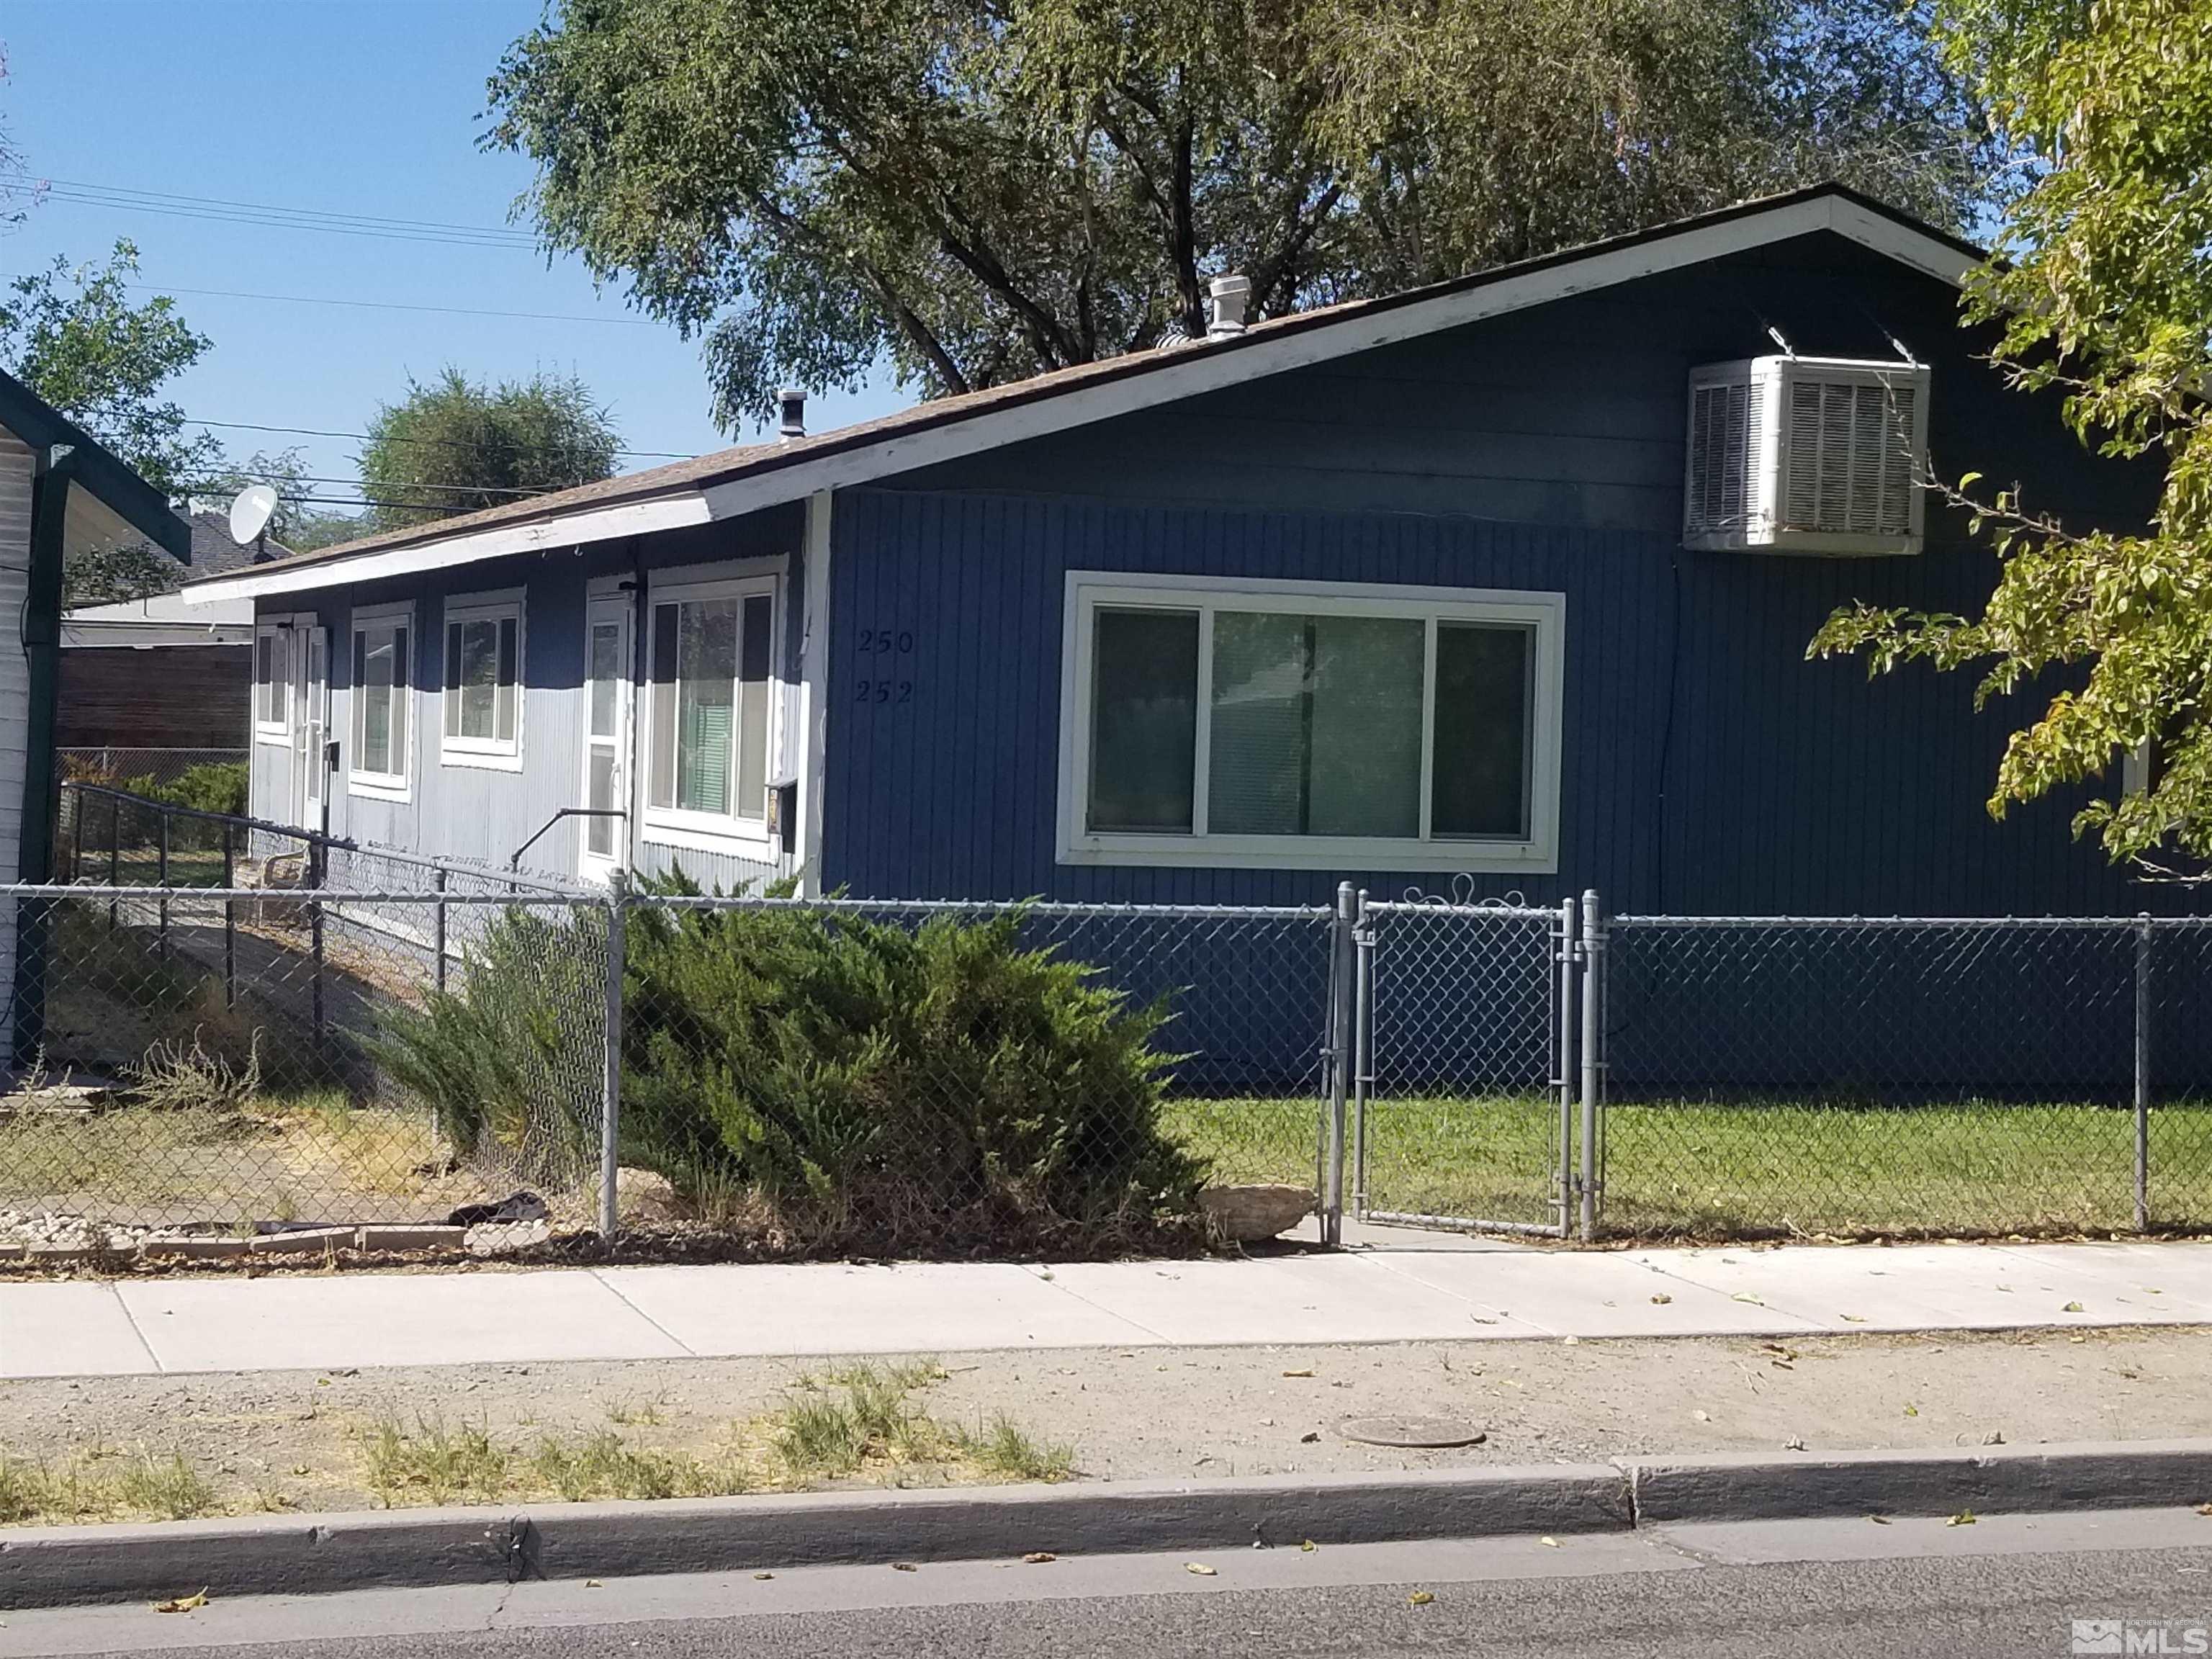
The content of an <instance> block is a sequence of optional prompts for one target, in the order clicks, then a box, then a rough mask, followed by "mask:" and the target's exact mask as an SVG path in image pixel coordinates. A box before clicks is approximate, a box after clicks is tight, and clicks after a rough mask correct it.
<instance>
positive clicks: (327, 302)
mask: <svg viewBox="0 0 2212 1659" xmlns="http://www.w3.org/2000/svg"><path fill="white" fill-rule="evenodd" d="M25 275H26V273H24V272H22V271H0V282H10V281H15V280H19V279H21V277H23V276H25ZM125 287H126V288H136V289H144V290H145V291H147V292H148V293H150V294H193V295H204V296H206V297H207V298H210V299H216V300H273V301H281V302H283V304H286V305H295V306H349V307H354V308H356V309H357V310H362V311H428V312H435V313H438V314H440V315H441V316H447V317H513V318H519V319H522V320H523V321H526V322H533V323H613V324H616V325H619V326H621V327H623V328H658V327H659V326H660V325H659V324H658V323H656V322H654V321H653V319H651V318H648V317H593V316H590V315H588V314H586V313H583V312H580V311H486V310H483V309H481V308H479V307H475V306H425V305H410V304H408V303H406V302H404V301H398V300H340V299H334V298H331V297H330V296H329V295H320V294H248V293H245V292H243V291H241V290H240V289H230V288H179V287H178V286H177V285H176V284H175V283H143V282H132V283H125Z"/></svg>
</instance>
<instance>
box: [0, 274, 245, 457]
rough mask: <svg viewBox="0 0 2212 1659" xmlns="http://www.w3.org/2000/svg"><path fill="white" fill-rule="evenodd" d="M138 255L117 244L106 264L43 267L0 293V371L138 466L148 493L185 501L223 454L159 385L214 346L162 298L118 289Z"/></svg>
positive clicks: (172, 302) (169, 300) (127, 281)
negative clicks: (135, 300)
mask: <svg viewBox="0 0 2212 1659" xmlns="http://www.w3.org/2000/svg"><path fill="white" fill-rule="evenodd" d="M137 275H138V250H137V246H135V245H133V244H132V243H131V242H129V241H127V240H125V241H118V242H117V243H116V245H115V249H114V252H112V253H110V254H109V255H108V258H107V263H106V264H104V265H93V264H82V265H77V266H75V267H71V265H70V263H69V261H68V260H67V259H66V258H55V260H54V262H53V263H52V264H51V265H49V266H47V267H46V269H45V270H40V271H34V272H33V273H32V274H31V275H29V276H18V277H16V278H15V280H14V281H13V282H12V283H9V285H8V287H7V289H5V290H0V365H4V366H5V367H6V368H7V369H8V371H9V373H10V374H13V375H14V376H15V378H16V379H17V380H21V381H22V383H23V384H24V385H25V386H28V387H30V388H31V390H32V391H33V392H37V393H38V394H39V396H40V397H41V398H45V399H46V401H47V402H48V403H50V404H52V405H53V406H54V407H55V408H56V409H58V410H61V412H62V413H63V414H64V415H66V416H69V417H70V419H71V420H73V421H75V422H76V423H77V424H78V425H80V426H82V428H84V429H85V430H86V431H88V432H89V433H90V434H91V435H93V436H94V437H95V438H97V439H99V440H100V442H101V443H103V444H105V445H106V447H108V448H109V449H111V450H112V451H113V452H114V453H115V454H116V456H117V457H118V459H121V460H122V461H124V462H125V463H126V464H127V465H130V466H131V467H133V468H135V469H136V470H137V472H138V474H139V476H140V477H143V478H144V479H145V480H146V482H147V483H149V484H152V485H153V486H154V488H155V489H159V490H161V491H164V492H165V493H167V494H168V495H172V496H182V495H185V494H187V493H188V492H189V490H190V489H191V485H192V483H193V482H194V481H195V480H196V479H197V478H199V477H203V476H204V474H205V473H206V472H207V471H208V470H209V468H210V466H211V465H215V464H216V463H218V462H219V461H220V460H221V459H222V445H221V444H219V443H218V442H217V441H216V440H215V438H213V437H212V436H211V435H209V434H208V433H206V432H204V431H202V432H188V431H187V430H186V427H187V425H188V422H186V420H185V411H184V410H181V409H179V407H178V406H177V405H176V404H174V403H173V402H171V401H169V400H168V399H167V398H164V397H163V396H162V395H161V393H162V388H163V387H165V386H167V385H168V383H169V382H170V381H171V380H174V379H175V378H176V377H177V376H178V375H179V374H183V373H184V372H185V370H186V369H188V368H191V366H192V365H193V364H194V363H196V362H198V361H199V360H200V358H201V357H202V356H204V355H205V354H206V352H207V349H208V348H209V347H210V345H212V344H213V343H214V342H213V341H211V340H210V339H209V338H208V337H207V336H206V335H204V334H200V333H196V332H194V331H193V330H192V329H191V326H190V325H188V324H186V323H185V319H184V318H183V316H182V315H181V314H179V312H178V309H177V302H176V301H175V300H173V299H172V298H171V297H170V296H169V295H166V294H161V295H155V297H154V298H152V299H150V300H149V301H146V303H145V304H143V305H142V306H134V305H132V304H131V300H130V296H129V295H128V294H127V293H126V292H125V290H126V289H128V288H129V287H130V286H131V283H132V282H133V280H134V279H135V278H136V277H137Z"/></svg>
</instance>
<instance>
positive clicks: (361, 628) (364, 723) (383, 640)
mask: <svg viewBox="0 0 2212 1659" xmlns="http://www.w3.org/2000/svg"><path fill="white" fill-rule="evenodd" d="M352 665H353V671H352V674H351V676H350V677H349V679H348V680H347V682H346V684H347V685H348V686H349V688H350V690H349V692H348V696H349V700H350V702H351V705H352V707H351V714H352V721H351V725H352V731H351V732H350V734H349V742H348V750H349V753H348V756H347V765H346V787H348V788H349V789H350V790H351V791H352V792H353V793H355V794H357V795H371V796H375V797H378V798H380V799H387V800H404V799H407V790H408V780H409V778H410V776H411V775H412V774H411V772H410V760H411V749H410V744H411V743H412V740H413V737H414V733H413V731H412V726H413V721H412V720H411V719H410V716H411V714H412V712H413V705H414V686H415V678H414V666H415V609H414V607H413V606H412V605H392V606H387V607H385V608H383V609H381V610H374V611H356V612H355V613H354V618H353V655H352Z"/></svg>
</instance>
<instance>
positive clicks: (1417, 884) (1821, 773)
mask: <svg viewBox="0 0 2212 1659" xmlns="http://www.w3.org/2000/svg"><path fill="white" fill-rule="evenodd" d="M835 529H836V554H835V556H834V558H833V562H832V570H833V578H834V583H835V595H834V599H833V611H834V614H835V616H836V618H837V626H836V630H835V635H834V638H833V644H832V651H831V673H832V679H833V691H834V694H835V695H834V696H833V701H832V704H831V709H830V724H829V814H828V820H827V836H826V847H825V862H826V864H827V866H828V869H827V873H828V877H829V880H831V881H832V882H834V883H837V884H843V885H845V886H847V887H848V888H849V889H850V890H852V891H853V892H854V893H857V894H863V895H868V896H878V897H1000V898H1006V897H1023V896H1033V895H1043V896H1052V897H1055V898H1066V899H1076V900H1091V901H1108V902H1164V903H1176V902H1209V903H1214V902H1228V903H1269V904H1275V903H1317V902H1326V901H1327V899H1328V896H1329V895H1330V893H1331V892H1332V891H1333V890H1334V885H1335V883H1336V881H1337V880H1338V879H1339V878H1351V879H1352V880H1354V881H1357V882H1361V883H1364V884H1365V885H1367V886H1369V887H1370V889H1372V890H1375V891H1376V892H1378V893H1383V894H1396V893H1399V892H1401V891H1403V890H1407V889H1408V888H1419V889H1421V890H1427V891H1432V892H1433V891H1437V890H1443V888H1445V887H1446V886H1448V884H1449V883H1450V881H1451V879H1452V877H1453V875H1454V873H1455V872H1454V871H1453V870H1452V869H1451V868H1450V866H1449V865H1448V864H1447V865H1443V866H1439V867H1438V868H1437V870H1435V871H1433V872H1427V873H1425V874H1416V875H1407V874H1405V873H1402V872H1364V871H1360V870H1356V869H1346V870H1316V871H1312V872H1299V871H1274V870H1267V871H1261V870H1241V869H1219V870H1210V869H1184V868H1176V869H1159V868H1146V867H1133V866H1062V865H1060V864H1059V863H1058V862H1057V860H1056V841H1055V829H1056V825H1055V819H1054V814H1055V811H1056V801H1057V791H1058V780H1059V752H1058V751H1059V722H1060V642H1061V632H1062V613H1063V605H1064V594H1065V589H1066V575H1067V573H1068V572H1070V571H1073V570H1108V571H1131V570H1133V571H1150V572H1174V573H1193V574H1214V575H1226V576H1244V577H1262V578H1264V577H1270V576H1273V577H1279V578H1282V579H1285V580H1309V579H1318V580H1362V581H1373V582H1382V583H1404V584H1411V585H1416V586H1444V587H1452V586H1462V587H1498V588H1518V589H1534V590H1543V591H1558V592H1564V593H1565V595H1566V596H1567V621H1566V640H1565V708H1564V727H1565V730H1564V741H1563V752H1562V784H1561V801H1560V854H1559V872H1558V874H1557V875H1556V876H1549V877H1544V876H1528V875H1512V876H1483V877H1479V878H1476V880H1475V890H1477V891H1478V892H1480V893H1481V894H1483V895H1485V896H1505V895H1507V894H1510V893H1518V894H1520V895H1521V896H1523V897H1525V898H1527V899H1528V900H1530V901H1532V902H1540V903H1546V904H1549V903H1552V902H1556V901H1557V900H1558V899H1559V898H1560V897H1561V896H1565V895H1568V894H1571V893H1577V892H1579V891H1580V890H1582V889H1583V888H1584V887H1589V886H1595V887H1596V888H1598V889H1599V890H1600V891H1601V893H1602V894H1603V895H1604V896H1605V899H1606V901H1607V904H1608V905H1609V906H1610V907H1611V908H1615V909H1624V910H1634V911H1642V912H1656V911H1672V912H1675V913H1681V914H1719V915H1775V914H1843V915H1850V914H1905V915H1914V914H1919V915H1945V914H1956V915H2002V914H2008V913H2009V914H2023V915H2025V914H2043V913H2057V914H2083V913H2110V912H2115V911H2118V912H2123V913H2124V912H2129V911H2132V910H2134V909H2136V908H2145V907H2146V906H2148V908H2154V909H2162V908H2181V907H2182V906H2184V905H2185V904H2186V902H2187V896H2186V895H2180V894H2176V893H2174V892H2173V891H2172V890H2148V889H2145V888H2143V887H2142V886H2140V885H2138V884H2134V883H2131V882H2130V881H2129V880H2128V879H2127V878H2125V876H2124V874H2123V873H2121V872H2116V871H2114V870H2112V868H2111V867H2110V866H2108V865H2107V864H2106V862H2105V860H2103V858H2102V857H2101V855H2100V854H2098V853H2097V852H2096V851H2095V850H2094V849H2093V848H2091V847H2089V846H2086V845H2082V844H2080V843H2077V842H2074V841H2073V840H2072V839H2071V838H2070V836H2069V834H2068V830H2067V820H2068V817H2069V816H2070V813H2071V811H2072V809H2073V806H2074V805H2075V803H2073V802H2071V801H2066V800H2059V801H2046V802H2043V803H2039V804H2037V805H2033V806H2030V807H2026V808H2020V809H2015V811H2013V813H2012V814H2011V815H2010V816H2009V817H2008V818H2007V819H2006V820H2004V821H2003V822H2002V823H1999V822H1996V821H1995V820H1993V819H1992V818H1991V817H1990V815H1989V813H1988V811H1986V809H1985V807H1984V797H1985V796H1986V794H1987V793H1988V789H1989V787H1990V779H1991V778H1992V776H1993V775H1994V773H1995V769H1996V762H1997V759H1998V757H1999V754H2000V753H2001V750H2002V744H2003V741H2004V737H2005V733H2006V732H2007V731H2008V729H2009V727H2008V722H2009V721H2010V720H2012V719H2014V718H2016V717H2017V716H2018V715H2019V714H2021V713H2022V712H2023V711H2024V708H2025V705H2024V704H2020V703H2015V704H2014V705H2011V706H1998V707H1995V708H1990V709H1988V710H1985V711H1984V713H1982V714H1979V715H1977V714H1974V712H1973V710H1972V690H1973V688H1972V683H1971V681H1970V680H1968V679H1967V678H1962V677H1958V676H1951V677H1943V676H1936V675H1932V674H1921V673H1908V674H1904V675H1900V676H1896V677H1892V678H1887V679H1883V680H1879V681H1875V682H1873V683H1871V684H1869V682H1868V680H1867V678H1866V675H1865V672H1864V670H1863V667H1862V666H1861V665H1858V664H1857V663H1855V662H1808V661H1806V660H1805V658H1804V646H1805V641H1807V640H1808V638H1809V637H1810V636H1811V635H1812V633H1813V632H1814V629H1816V628H1817V627H1818V626H1819V624H1820V621H1821V619H1822V618H1823V617H1826V615H1827V614H1828V613H1829V611H1831V610H1832V608H1833V607H1834V606H1836V605H1838V604H1842V603H1844V602H1846V601H1848V600H1850V599H1854V598H1863V599H1869V600H1871V601H1874V602H1876V603H1882V604H1899V605H1917V606H1929V607H1936V608H1955V607H1957V606H1960V605H1966V604H1969V603H1971V602H1972V599H1973V598H1974V590H1975V585H1976V583H1977V582H1978V581H1979V580H1982V579H1983V575H1984V569H1983V567H1982V565H1981V562H1980V561H1979V559H1978V556H1974V555H1972V554H1971V553H1969V552H1967V551H1966V550H1960V549H1957V548H1955V547H1954V548H1952V549H1950V550H1938V551H1935V552H1931V553H1930V554H1929V555H1927V556H1923V557H1922V558H1918V559H1897V560H1889V561H1883V562H1871V561H1858V562H1845V561H1827V562H1823V561H1815V560H1805V559H1784V558H1775V557H1766V556H1746V555H1723V554H1689V553H1685V552H1683V551H1682V550H1680V547H1679V544H1676V543H1675V542H1674V540H1673V539H1672V538H1668V537H1664V536H1660V535H1656V534H1653V533H1650V532H1638V531H1632V530H1622V529H1600V528H1589V527H1583V526H1529V525H1501V524H1494V523H1489V522H1486V521H1482V520H1472V519H1443V518H1436V517H1427V516H1415V515H1411V514H1382V513H1318V512H1312V511H1308V512H1300V513H1279V512H1265V511H1256V510H1243V511H1232V510H1229V509H1225V508H1217V507H1157V506H1154V507H1143V506H1136V505H1127V504H1122V503H1109V502H1103V501H1096V500H1087V499H1081V498H1054V499H1050V500H1045V499H1039V498H1036V497H1032V496H1012V495H979V494H953V493H951V492H933V493H930V494H921V493H917V492H911V491H893V490H873V491H867V490H863V491H854V492H849V493H848V494H845V495H841V497H840V498H839V502H838V508H837V515H836V526H835ZM1678 595H1679V598H1678ZM885 632H889V633H890V634H891V635H892V636H893V637H894V638H895V639H896V638H898V637H900V636H902V635H911V636H912V639H913V641H914V649H913V651H912V652H911V653H901V654H896V662H895V663H894V664H891V665H889V666H888V667H887V666H886V665H885V663H884V661H883V660H882V659H880V658H878V659H874V660H872V661H870V662H867V663H864V662H863V661H862V659H861V658H860V653H859V651H858V648H857V647H858V641H859V640H860V637H861V636H862V635H864V634H866V635H880V634H883V633H885ZM887 676H888V677H890V678H892V681H893V687H894V689H893V692H892V696H891V697H890V699H889V700H886V701H878V698H877V696H876V691H875V688H876V686H877V684H878V683H879V682H880V681H881V680H883V679H884V678H886V677H887ZM864 682H865V683H866V694H865V695H863V689H864ZM909 687H910V690H908V688H909Z"/></svg>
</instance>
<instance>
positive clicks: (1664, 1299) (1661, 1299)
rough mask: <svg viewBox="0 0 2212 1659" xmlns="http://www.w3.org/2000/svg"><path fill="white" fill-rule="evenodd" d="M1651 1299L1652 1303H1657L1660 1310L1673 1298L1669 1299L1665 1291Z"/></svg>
mask: <svg viewBox="0 0 2212 1659" xmlns="http://www.w3.org/2000/svg"><path fill="white" fill-rule="evenodd" d="M1651 1299H1652V1300H1653V1301H1654V1302H1656V1303H1657V1304H1659V1305H1660V1306H1661V1307H1662V1308H1663V1307H1665V1306H1666V1305H1667V1304H1668V1303H1669V1302H1672V1301H1673V1300H1674V1297H1671V1296H1669V1295H1668V1294H1667V1292H1666V1291H1660V1292H1659V1294H1658V1295H1656V1296H1655V1297H1652V1298H1651Z"/></svg>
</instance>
